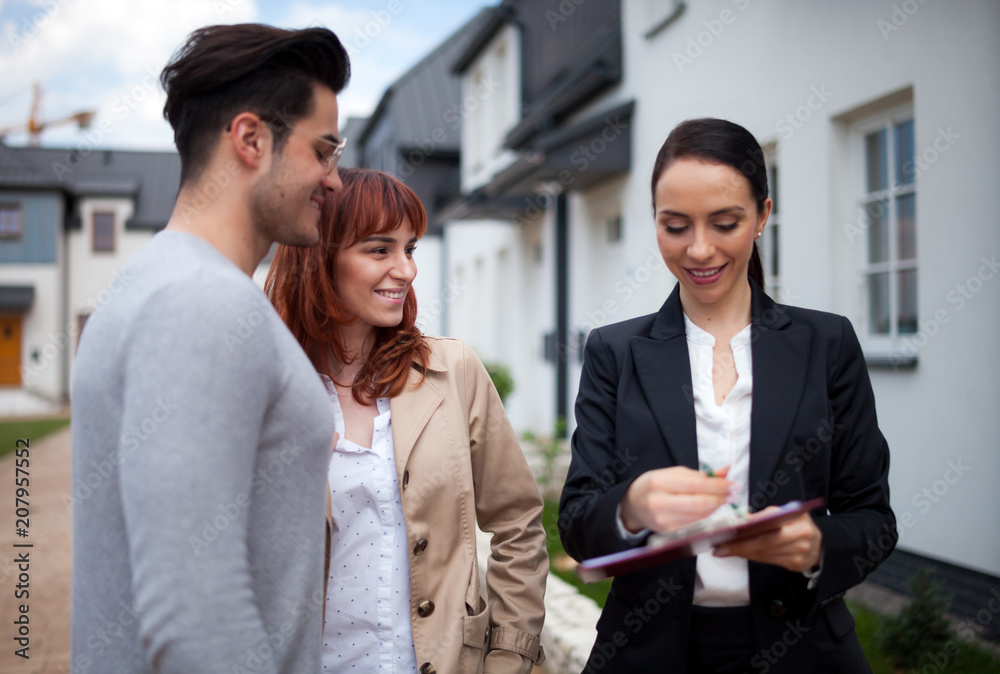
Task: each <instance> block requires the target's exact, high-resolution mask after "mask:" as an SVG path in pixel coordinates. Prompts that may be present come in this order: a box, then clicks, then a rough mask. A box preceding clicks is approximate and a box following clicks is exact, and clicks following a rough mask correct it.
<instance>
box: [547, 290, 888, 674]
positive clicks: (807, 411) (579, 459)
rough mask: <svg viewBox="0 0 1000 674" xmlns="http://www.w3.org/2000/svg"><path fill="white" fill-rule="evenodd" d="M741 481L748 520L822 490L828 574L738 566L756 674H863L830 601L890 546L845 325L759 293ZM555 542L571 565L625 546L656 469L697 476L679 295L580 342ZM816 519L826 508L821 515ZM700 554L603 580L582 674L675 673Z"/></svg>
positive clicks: (879, 442)
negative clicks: (624, 525) (606, 586)
mask: <svg viewBox="0 0 1000 674" xmlns="http://www.w3.org/2000/svg"><path fill="white" fill-rule="evenodd" d="M751 285H752V286H753V288H752V292H753V300H752V310H751V313H752V317H753V318H752V327H751V354H752V359H753V386H754V388H753V406H752V412H751V422H750V484H749V485H747V487H748V496H749V500H750V505H751V508H752V509H753V510H760V509H762V508H764V507H766V506H768V505H780V504H782V503H785V502H787V501H790V500H793V499H808V498H813V497H816V496H822V497H824V498H825V499H826V502H827V508H825V509H821V510H817V511H815V512H813V513H812V514H813V517H814V519H815V522H816V525H817V526H818V527H819V529H820V530H821V531H822V533H823V551H824V553H823V554H824V561H823V573H822V574H821V576H820V578H819V582H818V583H817V585H816V586H815V587H814V588H813V589H812V590H808V589H807V581H806V579H805V578H804V577H803V576H802V574H799V573H792V572H789V571H786V570H785V569H782V568H780V567H778V566H773V565H770V564H761V563H757V562H750V563H749V581H750V611H751V619H752V624H753V642H754V653H755V655H754V658H753V660H752V662H751V664H752V665H753V670H752V671H754V672H758V673H760V674H765V673H766V674H781V673H783V672H788V673H789V674H802V673H803V672H809V673H810V674H813V673H816V672H868V671H870V670H869V668H868V665H867V664H866V663H865V660H864V654H863V653H862V651H861V648H860V645H859V644H858V641H857V637H856V636H855V634H854V629H853V628H854V620H853V618H852V617H851V614H850V613H849V612H848V610H847V607H846V606H845V604H844V602H843V600H842V599H841V596H842V595H843V593H844V591H846V590H847V589H848V588H850V587H853V586H854V585H857V584H858V583H860V582H861V581H862V580H863V579H864V578H865V576H867V575H868V573H870V572H871V571H872V570H873V569H875V568H876V567H877V566H878V564H879V563H880V562H881V561H882V560H883V559H885V557H886V556H887V555H888V554H889V553H890V552H891V551H892V550H893V548H894V547H895V545H896V538H897V534H896V521H895V517H894V516H893V513H892V510H891V508H890V507H889V485H888V472H889V448H888V446H887V444H886V441H885V438H883V436H882V433H881V432H880V431H879V428H878V422H877V420H876V417H875V399H874V396H873V394H872V388H871V383H870V381H869V378H868V371H867V368H866V366H865V361H864V357H863V355H862V352H861V346H860V344H859V343H858V339H857V336H856V335H855V333H854V330H853V329H852V327H851V324H850V322H849V321H848V320H847V319H846V318H844V317H842V316H837V315H834V314H829V313H824V312H819V311H811V310H807V309H798V308H795V307H789V306H784V305H780V304H776V303H775V302H774V301H772V300H771V298H770V297H768V296H767V295H766V294H764V292H763V291H762V290H761V289H760V288H759V287H757V286H756V285H754V284H751ZM576 422H577V428H576V431H575V432H574V434H573V443H572V444H573V458H572V462H571V464H570V469H569V475H568V476H567V479H566V485H565V487H564V488H563V492H562V499H561V502H560V507H559V510H560V515H559V532H560V535H561V537H562V541H563V545H564V546H565V548H566V550H567V552H569V554H570V555H572V556H573V557H574V558H575V559H577V560H582V559H586V558H590V557H596V556H599V555H605V554H608V553H612V552H617V551H619V550H624V549H627V548H629V547H631V546H633V545H635V543H628V542H626V541H624V540H623V539H622V538H621V537H620V535H619V534H618V530H617V525H616V513H617V508H618V505H619V503H620V502H621V500H622V497H624V495H625V492H626V490H627V489H628V487H629V485H630V484H631V483H632V481H633V480H635V479H636V478H637V477H638V476H639V475H641V474H642V473H644V472H646V471H648V470H653V469H655V468H664V467H668V466H687V467H689V468H697V466H698V447H697V440H696V432H695V414H694V399H693V388H692V386H691V366H690V362H689V360H688V349H687V339H686V338H685V333H684V317H683V313H682V310H681V301H680V294H679V290H678V287H675V288H674V291H673V292H672V293H671V295H670V297H669V298H668V299H667V301H666V302H665V303H664V304H663V307H661V308H660V310H659V312H657V313H655V314H650V315H648V316H642V317H640V318H636V319H632V320H628V321H624V322H622V323H617V324H614V325H608V326H605V327H602V328H599V329H597V330H594V331H593V332H592V333H591V334H590V337H589V338H588V340H587V346H586V351H585V358H584V364H583V372H582V375H581V378H580V391H579V394H578V397H577V401H576ZM827 510H828V511H829V512H827ZM694 584H695V559H694V558H693V557H692V558H687V559H684V560H680V561H676V562H671V563H668V564H664V565H662V566H659V567H655V568H653V569H648V570H644V571H639V572H635V573H632V574H627V575H624V576H620V577H617V578H615V579H614V582H613V583H612V589H611V594H610V595H609V596H608V600H607V604H606V605H605V607H604V611H603V613H602V614H601V618H600V620H599V621H598V624H597V642H596V643H595V646H594V650H593V652H592V653H591V656H590V663H589V665H588V667H589V669H587V670H585V671H588V672H589V671H601V672H681V673H683V672H684V671H685V667H686V659H687V657H686V656H687V647H688V633H689V624H690V616H691V604H692V598H693V595H694Z"/></svg>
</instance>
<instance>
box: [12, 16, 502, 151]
mask: <svg viewBox="0 0 1000 674" xmlns="http://www.w3.org/2000/svg"><path fill="white" fill-rule="evenodd" d="M498 2H499V0H493V1H492V2H490V1H486V0H352V1H350V2H345V1H343V0H338V1H336V2H322V1H320V0H293V1H292V2H288V1H287V0H286V1H284V2H282V1H281V0H0V129H2V128H6V127H13V126H20V125H24V124H26V123H27V121H28V117H29V113H30V110H31V100H32V94H31V90H32V84H33V83H34V82H36V81H37V82H39V83H40V84H41V88H42V93H43V98H42V115H41V116H42V119H43V120H58V119H62V118H65V117H69V116H70V115H72V114H74V113H76V112H78V111H81V110H93V111H95V112H96V117H95V118H94V122H93V124H92V126H91V128H90V129H89V130H87V131H83V130H80V129H78V128H77V125H76V124H63V125H59V126H53V127H51V128H50V129H49V130H47V131H46V132H45V133H43V134H42V145H43V146H48V147H77V146H79V145H80V144H81V143H88V142H89V143H90V144H92V145H93V146H94V147H99V148H113V149H134V150H169V149H173V135H172V132H171V129H170V126H169V125H168V124H167V123H166V121H165V120H164V119H163V101H164V94H163V92H162V90H161V89H160V88H159V83H158V77H159V73H160V70H162V68H163V66H164V65H166V63H167V61H168V60H169V58H170V56H171V54H173V52H174V51H175V50H176V49H177V47H179V46H180V45H181V44H182V43H183V42H184V39H185V38H186V36H187V35H188V34H189V33H190V32H191V31H192V30H194V29H196V28H199V27H201V26H207V25H212V24H218V23H243V22H260V23H267V24H271V25H274V26H280V27H283V28H304V27H307V26H317V25H319V26H325V27H327V28H330V29H331V30H333V31H334V32H335V33H336V34H337V36H338V37H339V38H340V40H341V42H343V43H344V46H345V47H346V48H347V51H348V54H349V56H350V58H351V71H352V75H351V81H350V84H349V85H348V87H347V88H346V89H345V90H344V91H343V92H342V93H341V95H340V96H338V102H339V105H340V123H341V125H343V124H344V123H345V121H346V119H347V117H348V116H367V115H368V114H370V113H371V112H372V111H373V110H374V109H375V106H376V105H377V104H378V101H379V99H380V98H381V97H382V94H383V92H384V91H385V89H386V88H387V87H388V86H389V85H390V84H392V82H393V81H395V80H396V78H398V77H399V76H400V75H402V74H403V73H405V72H406V71H407V70H408V69H409V68H410V67H412V66H413V65H415V64H416V63H417V62H419V61H420V59H421V58H423V57H424V56H426V55H427V54H429V53H430V52H431V51H432V50H433V49H434V48H435V47H436V46H437V45H438V44H440V43H441V41H443V40H444V39H445V38H446V37H448V36H449V35H451V34H452V33H453V32H454V31H455V30H457V29H458V28H460V27H461V26H462V25H464V24H465V22H466V21H468V20H469V19H471V18H472V17H473V16H474V15H475V14H476V13H477V12H478V11H479V10H480V9H481V8H483V7H486V6H489V5H495V4H497V3H498ZM102 122H103V124H102ZM4 142H6V143H7V144H8V145H24V144H25V143H26V142H27V134H25V133H11V134H9V135H8V136H7V137H6V139H5V141H4Z"/></svg>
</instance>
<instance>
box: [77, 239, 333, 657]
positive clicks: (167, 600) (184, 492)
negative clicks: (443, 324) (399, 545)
mask: <svg viewBox="0 0 1000 674" xmlns="http://www.w3.org/2000/svg"><path fill="white" fill-rule="evenodd" d="M112 287H113V288H114V290H109V291H108V294H107V295H106V296H105V297H104V298H103V299H102V301H101V304H100V306H99V308H98V310H97V311H96V312H95V313H94V314H93V316H92V317H91V318H90V320H89V321H88V322H87V326H86V328H85V330H84V332H83V335H82V338H81V340H80V347H79V351H78V354H77V357H76V363H75V368H74V372H73V605H72V615H73V617H72V620H73V622H72V654H71V658H72V662H71V666H72V670H73V672H74V674H76V673H77V672H80V673H83V672H93V673H95V674H118V673H121V674H125V673H128V674H135V673H137V672H138V673H142V672H177V673H184V674H192V673H194V672H210V673H211V674H222V673H223V672H225V673H229V672H267V673H277V672H286V673H288V674H293V673H295V674H298V673H300V672H307V673H309V674H312V673H313V672H317V671H318V670H319V661H320V644H321V639H322V620H323V605H324V602H325V597H324V596H323V553H324V514H325V499H326V471H327V465H328V461H329V455H330V442H331V439H332V435H333V421H332V414H331V412H330V401H329V400H328V398H327V396H326V394H325V392H324V390H323V386H322V384H321V383H320V380H319V377H318V376H317V375H316V372H315V370H314V369H313V367H312V365H311V364H310V363H309V360H308V359H307V358H306V356H305V355H304V354H303V352H302V350H301V349H300V348H299V346H298V344H297V343H296V342H295V340H294V338H293V337H292V335H291V333H289V331H288V330H287V328H286V327H285V326H284V324H283V323H282V322H281V320H280V319H279V318H278V316H277V314H276V313H275V312H274V310H273V309H272V308H271V305H270V304H269V303H268V302H267V299H266V297H265V296H264V294H263V293H262V292H261V291H260V290H259V289H258V288H257V286H255V285H254V284H253V282H252V281H251V280H250V279H249V278H248V277H247V276H246V275H245V274H243V273H242V272H241V271H240V270H239V269H238V268H237V267H236V266H234V265H233V264H232V263H231V262H230V261H229V260H227V259H226V258H225V257H224V256H223V255H222V254H221V253H219V252H218V251H217V250H216V249H215V248H213V247H212V246H211V245H209V244H208V243H207V242H205V241H203V240H201V239H199V238H197V237H194V236H190V235H187V234H182V233H178V232H162V233H160V234H157V235H156V236H155V237H154V238H153V240H152V241H151V242H150V243H149V244H148V245H146V246H145V247H144V248H143V249H142V250H141V251H139V252H138V253H137V254H136V255H135V256H134V257H133V258H132V259H131V260H129V262H128V263H127V264H126V265H125V267H124V268H123V270H122V274H121V276H120V280H119V283H117V284H114V285H113V286H112Z"/></svg>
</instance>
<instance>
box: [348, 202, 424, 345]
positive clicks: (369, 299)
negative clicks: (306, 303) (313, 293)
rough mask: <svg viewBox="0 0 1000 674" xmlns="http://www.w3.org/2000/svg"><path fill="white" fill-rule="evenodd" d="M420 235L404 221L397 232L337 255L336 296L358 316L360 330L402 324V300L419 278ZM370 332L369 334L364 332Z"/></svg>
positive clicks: (369, 239) (372, 238)
mask: <svg viewBox="0 0 1000 674" xmlns="http://www.w3.org/2000/svg"><path fill="white" fill-rule="evenodd" d="M416 243H417V235H416V232H415V231H414V229H413V226H412V225H411V224H410V222H409V221H408V220H406V219H404V220H403V221H402V222H401V223H400V224H399V226H398V227H396V229H394V230H392V231H391V232H385V233H382V234H378V233H375V234H372V235H371V236H368V237H365V238H364V239H361V240H360V241H358V242H357V243H355V244H354V245H353V246H349V247H347V248H345V249H343V250H341V251H338V253H337V258H336V278H337V280H338V283H337V295H338V296H339V297H340V299H341V301H342V302H343V303H344V305H345V306H346V307H347V309H348V310H349V311H350V312H351V314H352V315H357V318H356V319H355V320H354V322H353V323H352V325H353V326H354V327H355V328H356V329H357V328H360V329H365V328H368V329H371V328H389V327H393V326H396V325H399V324H400V323H401V322H402V320H403V300H405V299H406V294H407V293H409V292H412V289H411V284H412V283H413V279H414V278H415V277H416V275H417V264H416V262H414V260H413V250H414V249H415V248H416ZM365 331H366V332H367V330H365Z"/></svg>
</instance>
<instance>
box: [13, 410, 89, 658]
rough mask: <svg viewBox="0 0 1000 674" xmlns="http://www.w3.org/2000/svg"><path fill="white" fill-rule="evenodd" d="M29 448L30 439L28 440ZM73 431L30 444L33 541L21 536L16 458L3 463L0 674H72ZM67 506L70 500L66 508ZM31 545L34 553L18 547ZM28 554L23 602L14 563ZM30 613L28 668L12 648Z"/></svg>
mask: <svg viewBox="0 0 1000 674" xmlns="http://www.w3.org/2000/svg"><path fill="white" fill-rule="evenodd" d="M29 440H30V438H29ZM69 447H70V431H69V429H68V428H67V429H65V430H62V431H59V432H58V433H55V434H53V435H50V436H48V437H46V438H44V439H42V440H39V441H37V442H34V441H32V442H30V445H29V456H28V460H29V465H28V467H27V470H28V480H29V486H28V494H29V495H28V498H27V501H28V503H29V506H28V507H29V509H30V516H29V522H28V523H29V525H30V526H29V527H28V532H29V535H28V537H27V538H21V537H19V536H17V535H16V533H15V529H16V526H17V524H16V523H15V519H16V510H15V508H16V504H15V502H14V499H15V497H16V488H17V487H16V484H15V479H17V478H18V477H21V478H23V477H24V475H23V473H22V474H20V475H18V474H17V471H16V468H17V466H16V465H15V461H16V460H17V459H16V457H15V456H14V455H13V454H11V455H8V456H6V457H4V458H3V459H2V460H0V494H2V497H0V498H2V499H3V501H4V503H2V504H0V672H2V673H3V674H55V673H59V674H63V673H68V672H69V601H70V577H71V570H72V559H71V543H70V541H71V515H70V511H69V507H68V505H67V504H68V499H69V495H70V493H71V491H70V485H71V480H70V460H69V457H70V453H69ZM64 499H65V500H64ZM16 544H17V545H20V544H25V545H26V544H31V545H32V546H33V547H30V548H15V547H14V546H15V545H16ZM22 553H27V554H28V559H29V566H28V570H27V575H28V579H27V585H28V588H26V589H27V591H28V593H29V596H28V597H27V598H26V599H18V598H16V597H15V596H14V595H15V592H16V591H18V590H17V587H16V586H17V585H19V584H21V583H22V581H23V577H22V576H21V571H20V569H19V568H18V565H17V564H15V563H14V560H15V558H16V557H17V556H18V555H19V554H22ZM22 604H23V605H26V606H27V607H28V614H27V615H28V621H29V622H28V627H29V630H30V632H29V636H28V638H29V639H30V641H29V648H28V651H27V654H28V655H29V658H28V659H27V660H26V659H24V658H20V657H18V656H17V655H15V653H14V651H15V650H16V649H18V648H20V646H19V645H18V644H17V643H16V642H15V641H14V640H13V639H14V637H15V636H17V634H16V630H17V626H15V625H14V620H16V619H17V618H18V616H19V615H20V612H19V606H21V605H22Z"/></svg>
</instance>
